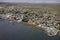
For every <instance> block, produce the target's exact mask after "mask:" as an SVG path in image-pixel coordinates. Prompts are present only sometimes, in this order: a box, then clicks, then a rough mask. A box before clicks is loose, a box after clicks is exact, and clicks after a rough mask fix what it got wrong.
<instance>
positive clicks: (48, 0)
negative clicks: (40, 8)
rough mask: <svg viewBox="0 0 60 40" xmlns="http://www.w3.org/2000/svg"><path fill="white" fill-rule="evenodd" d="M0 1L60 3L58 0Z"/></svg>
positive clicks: (5, 0) (13, 0)
mask: <svg viewBox="0 0 60 40" xmlns="http://www.w3.org/2000/svg"><path fill="white" fill-rule="evenodd" d="M0 2H16V3H18V2H19V3H20V2H21V3H22V2H23V3H60V0H0Z"/></svg>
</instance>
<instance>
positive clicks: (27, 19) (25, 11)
mask: <svg viewBox="0 0 60 40" xmlns="http://www.w3.org/2000/svg"><path fill="white" fill-rule="evenodd" d="M56 14H57V12H56V11H52V10H49V9H47V8H41V9H34V8H30V9H29V8H21V7H17V6H9V7H0V19H1V18H2V19H6V20H8V21H10V22H13V23H26V24H30V25H35V26H36V28H39V29H41V30H43V31H45V32H46V33H47V34H48V35H49V36H54V35H56V34H57V32H58V31H59V30H60V22H59V21H60V17H59V16H57V15H56Z"/></svg>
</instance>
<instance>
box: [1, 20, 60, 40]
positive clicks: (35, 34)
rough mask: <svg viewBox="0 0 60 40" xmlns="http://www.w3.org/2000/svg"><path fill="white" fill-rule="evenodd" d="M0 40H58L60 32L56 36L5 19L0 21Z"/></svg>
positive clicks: (59, 39)
mask: <svg viewBox="0 0 60 40" xmlns="http://www.w3.org/2000/svg"><path fill="white" fill-rule="evenodd" d="M0 40H60V32H58V34H57V35H56V36H51V37H50V36H48V35H47V34H46V33H45V32H43V31H42V30H39V29H37V28H34V27H31V26H28V25H25V24H18V23H15V24H13V23H10V22H9V21H7V20H3V21H2V20H1V21H0Z"/></svg>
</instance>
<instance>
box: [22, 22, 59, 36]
mask: <svg viewBox="0 0 60 40" xmlns="http://www.w3.org/2000/svg"><path fill="white" fill-rule="evenodd" d="M21 23H22V24H26V25H29V26H32V27H34V28H37V29H38V30H42V31H43V32H45V33H47V32H46V30H45V29H42V28H41V27H37V25H33V24H29V23H27V22H21ZM58 32H60V30H57V32H56V33H55V35H49V34H48V33H47V35H48V36H56V35H57V34H58Z"/></svg>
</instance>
